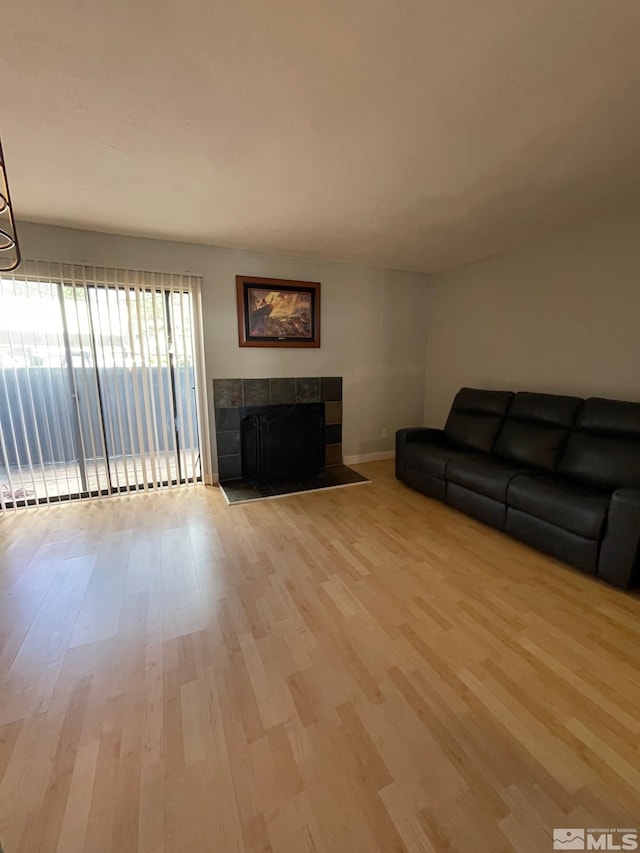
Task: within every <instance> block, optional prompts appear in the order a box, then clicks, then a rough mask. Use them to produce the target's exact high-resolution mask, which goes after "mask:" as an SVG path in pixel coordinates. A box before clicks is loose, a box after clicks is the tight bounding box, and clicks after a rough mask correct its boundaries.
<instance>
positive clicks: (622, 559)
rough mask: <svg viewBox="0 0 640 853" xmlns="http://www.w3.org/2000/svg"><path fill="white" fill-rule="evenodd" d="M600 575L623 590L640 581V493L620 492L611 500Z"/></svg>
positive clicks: (601, 550) (630, 490)
mask: <svg viewBox="0 0 640 853" xmlns="http://www.w3.org/2000/svg"><path fill="white" fill-rule="evenodd" d="M596 574H597V576H598V577H599V578H602V579H603V580H606V581H609V583H612V584H614V585H615V586H619V587H622V589H630V587H632V586H633V585H634V584H635V583H636V582H637V581H638V580H639V579H640V490H637V489H618V490H617V491H615V492H614V493H613V495H612V496H611V503H610V504H609V516H608V519H607V530H606V533H605V537H604V539H603V540H602V545H601V546H600V557H599V559H598V570H597V572H596Z"/></svg>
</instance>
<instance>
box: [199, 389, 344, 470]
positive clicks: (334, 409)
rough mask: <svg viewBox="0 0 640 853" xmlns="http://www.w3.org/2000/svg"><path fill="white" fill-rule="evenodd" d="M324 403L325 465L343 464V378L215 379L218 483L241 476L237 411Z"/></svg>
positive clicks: (214, 400)
mask: <svg viewBox="0 0 640 853" xmlns="http://www.w3.org/2000/svg"><path fill="white" fill-rule="evenodd" d="M318 402H321V403H324V404H325V424H326V425H325V464H326V465H340V464H342V377H341V376H320V377H318V376H305V377H298V378H286V379H282V378H279V379H214V380H213V404H214V406H215V422H216V443H217V446H218V477H219V479H220V482H224V481H226V480H235V479H238V478H239V477H241V476H242V470H241V463H240V409H241V408H242V407H243V406H269V405H277V404H280V403H287V404H291V403H294V404H295V403H318Z"/></svg>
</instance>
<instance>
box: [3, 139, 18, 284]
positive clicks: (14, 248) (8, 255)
mask: <svg viewBox="0 0 640 853" xmlns="http://www.w3.org/2000/svg"><path fill="white" fill-rule="evenodd" d="M20 261H21V257H20V246H19V245H18V235H17V233H16V220H15V217H14V215H13V208H12V206H11V195H10V194H9V183H8V181H7V170H6V167H5V164H4V154H3V153H2V142H0V273H1V272H9V271H10V270H14V269H16V267H18V266H19V265H20Z"/></svg>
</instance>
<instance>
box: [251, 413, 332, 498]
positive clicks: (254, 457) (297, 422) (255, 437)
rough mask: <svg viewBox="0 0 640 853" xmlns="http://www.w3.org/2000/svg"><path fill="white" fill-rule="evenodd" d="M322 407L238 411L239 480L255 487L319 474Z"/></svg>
mask: <svg viewBox="0 0 640 853" xmlns="http://www.w3.org/2000/svg"><path fill="white" fill-rule="evenodd" d="M324 423H325V412H324V403H305V404H297V405H270V406H244V407H242V408H241V409H240V448H241V458H242V476H243V478H244V479H246V480H248V481H250V482H253V483H257V484H259V485H264V484H267V483H269V484H271V483H274V484H275V483H282V482H285V481H293V480H300V479H303V478H307V477H313V476H315V475H316V474H319V473H320V471H321V470H322V469H323V467H324V464H325V426H324Z"/></svg>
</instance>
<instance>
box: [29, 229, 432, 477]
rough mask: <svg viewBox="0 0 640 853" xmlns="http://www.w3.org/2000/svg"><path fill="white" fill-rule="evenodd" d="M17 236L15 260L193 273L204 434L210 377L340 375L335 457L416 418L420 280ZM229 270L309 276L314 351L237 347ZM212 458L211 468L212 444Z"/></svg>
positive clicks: (155, 243)
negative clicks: (314, 287)
mask: <svg viewBox="0 0 640 853" xmlns="http://www.w3.org/2000/svg"><path fill="white" fill-rule="evenodd" d="M19 236H20V243H21V248H22V253H23V255H24V257H25V258H30V259H35V260H51V261H63V262H76V263H87V264H97V265H101V266H102V265H104V266H111V267H125V268H133V269H146V270H154V271H161V272H173V273H191V274H193V275H202V276H203V279H204V281H203V315H204V342H205V361H206V373H207V388H208V396H209V401H208V404H209V412H210V421H211V428H212V430H213V416H212V414H213V412H212V408H211V406H212V399H211V398H212V394H211V380H212V379H213V378H235V377H242V378H264V377H270V376H275V377H280V376H343V377H344V387H343V395H344V422H343V453H344V454H345V455H360V454H367V453H372V452H377V451H383V450H390V449H392V448H393V442H394V433H395V430H396V429H397V428H399V427H402V426H407V425H408V424H419V423H421V422H422V415H423V407H424V356H423V354H424V348H425V338H426V316H425V305H426V295H427V294H426V288H427V278H426V276H421V275H418V274H412V273H405V272H397V271H390V270H381V269H375V268H372V267H362V266H353V265H350V264H340V263H329V262H322V261H315V260H309V259H305V258H298V257H290V256H284V255H273V254H267V253H261V252H247V251H239V250H234V249H223V248H217V247H211V246H200V245H193V244H187V243H172V242H167V241H160V240H147V239H142V238H135V237H121V236H117V235H111V234H101V233H96V232H90V231H78V230H73V229H67V228H54V227H50V226H43V225H34V224H30V223H22V224H21V225H20V227H19ZM236 275H252V276H268V277H271V278H288V279H300V280H307V281H319V282H320V283H321V310H322V314H321V321H322V328H321V337H322V345H321V347H320V348H319V349H308V350H306V349H305V350H300V349H262V348H255V349H254V348H242V349H241V348H240V347H239V346H238V326H237V315H236V290H235V276H236ZM383 429H387V430H388V438H386V439H382V438H381V433H382V430H383ZM213 440H214V439H213V437H212V442H213ZM212 455H213V459H214V462H213V465H214V470H215V445H214V444H213V443H212Z"/></svg>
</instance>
